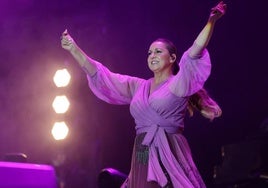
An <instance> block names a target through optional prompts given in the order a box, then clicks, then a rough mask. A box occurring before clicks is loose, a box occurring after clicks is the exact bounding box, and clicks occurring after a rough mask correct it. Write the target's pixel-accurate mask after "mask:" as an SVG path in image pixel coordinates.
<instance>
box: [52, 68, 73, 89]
mask: <svg viewBox="0 0 268 188" xmlns="http://www.w3.org/2000/svg"><path fill="white" fill-rule="evenodd" d="M53 80H54V83H55V85H56V86H57V87H66V86H67V85H68V84H69V83H70V80H71V75H70V74H69V72H68V70H67V69H61V70H57V71H56V73H55V75H54V77H53Z"/></svg>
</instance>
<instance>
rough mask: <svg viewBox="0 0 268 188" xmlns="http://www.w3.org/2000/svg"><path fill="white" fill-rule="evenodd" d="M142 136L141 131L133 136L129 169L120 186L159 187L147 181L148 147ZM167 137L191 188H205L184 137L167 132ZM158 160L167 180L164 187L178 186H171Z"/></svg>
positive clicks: (167, 175) (130, 187) (133, 187)
mask: <svg viewBox="0 0 268 188" xmlns="http://www.w3.org/2000/svg"><path fill="white" fill-rule="evenodd" d="M144 136H145V133H142V134H139V135H137V136H136V138H135V142H134V148H133V153H132V161H131V170H130V173H129V176H128V178H127V179H126V181H125V182H124V183H123V185H122V186H121V188H161V186H160V185H158V183H157V182H154V181H150V182H148V181H147V170H148V156H149V148H148V147H147V146H143V145H142V144H141V143H142V141H143V138H144ZM167 138H168V141H169V144H170V148H171V151H172V152H173V155H174V156H175V157H176V159H177V161H178V163H179V165H181V167H182V168H183V169H184V173H185V175H186V177H187V178H188V180H189V181H190V182H191V183H192V185H193V186H192V187H191V188H205V187H206V186H205V184H204V182H203V180H202V178H201V176H200V174H199V172H198V170H197V168H196V166H195V164H194V162H193V159H192V155H191V151H190V148H189V145H188V142H187V140H186V139H185V137H184V136H183V135H182V134H167ZM159 162H160V165H161V166H162V169H163V172H164V173H165V175H166V177H167V180H168V183H167V185H165V186H164V188H178V187H173V185H172V181H171V179H170V177H169V174H168V173H167V171H166V170H165V168H164V166H163V165H162V163H161V161H160V160H159ZM174 173H176V172H174ZM182 181H184V180H182Z"/></svg>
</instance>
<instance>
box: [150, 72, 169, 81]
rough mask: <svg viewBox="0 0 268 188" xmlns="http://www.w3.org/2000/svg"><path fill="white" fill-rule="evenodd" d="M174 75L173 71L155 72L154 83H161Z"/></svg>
mask: <svg viewBox="0 0 268 188" xmlns="http://www.w3.org/2000/svg"><path fill="white" fill-rule="evenodd" d="M170 76H172V73H162V72H161V73H155V74H154V83H155V84H160V83H162V82H164V81H166V80H167V79H169V78H170Z"/></svg>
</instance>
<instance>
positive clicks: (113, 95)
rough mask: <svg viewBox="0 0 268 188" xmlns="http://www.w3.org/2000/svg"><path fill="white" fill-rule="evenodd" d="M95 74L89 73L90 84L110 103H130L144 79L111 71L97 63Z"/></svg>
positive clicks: (98, 95)
mask: <svg viewBox="0 0 268 188" xmlns="http://www.w3.org/2000/svg"><path fill="white" fill-rule="evenodd" d="M96 65H97V71H96V73H95V74H94V75H92V76H91V75H89V74H87V79H88V85H89V87H90V89H91V90H92V92H93V93H94V94H95V95H96V96H97V97H98V98H99V99H101V100H103V101H105V102H107V103H110V104H130V102H131V99H132V97H133V95H134V93H135V91H136V89H137V87H138V86H139V85H140V83H141V82H142V81H143V80H142V79H140V78H136V77H131V76H127V75H121V74H117V73H113V72H111V71H110V70H109V69H107V68H106V67H105V66H103V65H102V64H100V63H97V64H96Z"/></svg>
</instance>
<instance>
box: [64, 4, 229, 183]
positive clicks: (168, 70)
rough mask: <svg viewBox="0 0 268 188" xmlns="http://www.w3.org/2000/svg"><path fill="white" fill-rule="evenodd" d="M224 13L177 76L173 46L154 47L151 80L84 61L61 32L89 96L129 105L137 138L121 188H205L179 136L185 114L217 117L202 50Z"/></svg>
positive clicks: (220, 11)
mask: <svg viewBox="0 0 268 188" xmlns="http://www.w3.org/2000/svg"><path fill="white" fill-rule="evenodd" d="M225 11H226V5H225V4H224V3H223V2H220V3H219V4H218V5H217V6H216V7H214V8H212V10H211V13H210V16H209V19H208V22H207V24H206V25H205V27H204V28H203V30H202V31H201V32H200V34H199V35H198V36H197V38H196V40H195V41H194V43H193V45H192V46H191V47H190V48H189V49H188V50H187V51H186V52H185V53H184V54H183V56H182V57H181V59H180V63H179V70H178V71H175V72H174V68H176V67H178V66H177V58H178V57H177V54H176V48H175V46H174V45H173V44H172V43H171V42H170V41H168V40H166V39H158V40H156V41H154V42H153V43H152V44H151V46H150V48H149V52H148V59H147V61H148V66H149V68H150V70H151V71H152V72H153V74H154V76H153V78H151V79H148V80H145V79H141V78H137V77H131V76H127V75H121V74H115V73H112V72H111V71H109V70H108V69H107V68H106V67H105V66H103V65H102V64H101V63H99V62H97V61H96V60H94V59H92V58H91V57H89V56H87V55H86V54H85V53H84V52H83V51H82V50H81V49H80V48H79V47H78V45H77V44H76V43H75V42H74V40H73V39H72V37H71V36H70V35H69V34H68V33H67V30H65V31H64V32H63V34H62V40H61V44H62V47H63V48H64V49H66V50H68V51H69V52H70V53H71V54H72V56H73V57H74V58H75V59H76V61H77V62H78V63H79V64H80V66H81V67H82V68H83V69H84V71H85V72H86V74H87V78H88V82H89V87H90V89H91V90H92V91H93V93H94V94H95V95H96V96H97V97H99V98H100V99H102V100H104V101H106V102H108V103H111V104H118V105H119V104H130V112H131V115H132V116H133V118H134V119H135V123H136V126H135V129H136V138H135V143H134V148H133V155H132V162H131V170H130V173H129V176H128V178H127V180H126V181H125V183H124V184H123V185H122V187H127V188H159V187H166V188H167V187H169V188H170V187H174V188H180V187H182V188H199V187H201V188H204V187H205V184H204V182H203V180H202V178H201V177H200V174H199V172H198V170H197V168H196V166H195V164H194V162H193V160H192V156H191V151H190V148H189V146H188V143H187V141H186V139H185V138H184V136H183V135H182V131H183V128H184V117H185V114H186V111H187V109H190V112H193V110H192V109H193V108H196V109H197V110H199V111H200V112H201V113H202V114H203V115H204V116H205V117H207V118H209V119H211V120H212V119H213V118H215V117H218V116H220V115H221V110H220V108H219V106H218V105H217V103H216V102H215V101H213V100H212V99H211V98H210V97H209V96H208V95H207V93H206V92H205V90H204V89H202V88H203V85H204V83H205V81H206V80H207V78H208V76H209V74H210V70H211V64H210V57H209V54H208V51H207V50H206V47H207V45H208V43H209V40H210V38H211V35H212V33H213V29H214V25H215V23H216V21H217V20H218V19H219V18H221V17H222V16H223V15H224V14H225Z"/></svg>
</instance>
